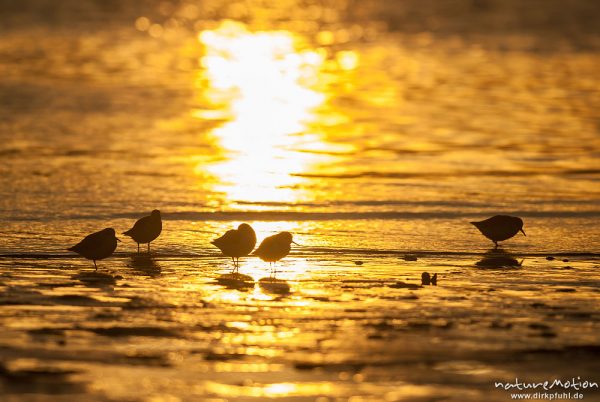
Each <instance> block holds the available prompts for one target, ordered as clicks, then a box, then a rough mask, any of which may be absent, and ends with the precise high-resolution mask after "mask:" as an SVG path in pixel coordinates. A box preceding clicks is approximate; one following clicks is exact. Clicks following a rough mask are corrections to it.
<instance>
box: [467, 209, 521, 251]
mask: <svg viewBox="0 0 600 402" xmlns="http://www.w3.org/2000/svg"><path fill="white" fill-rule="evenodd" d="M471 224H472V225H474V226H475V227H476V228H477V229H479V231H480V232H481V233H482V234H483V235H484V236H485V237H487V238H488V239H490V240H491V241H493V242H494V244H495V245H496V247H498V242H499V241H503V240H507V239H510V238H511V237H513V236H514V235H516V234H517V233H519V231H520V232H522V233H523V235H524V236H527V235H526V234H525V231H524V230H523V220H522V219H521V218H518V217H516V216H508V215H496V216H492V217H491V218H488V219H486V220H484V221H480V222H471Z"/></svg>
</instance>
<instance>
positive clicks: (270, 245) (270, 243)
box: [252, 232, 298, 264]
mask: <svg viewBox="0 0 600 402" xmlns="http://www.w3.org/2000/svg"><path fill="white" fill-rule="evenodd" d="M292 243H294V244H296V245H298V243H296V242H295V241H293V240H292V234H291V233H290V232H280V233H277V234H276V235H273V236H269V237H267V238H265V239H264V240H263V241H262V242H261V243H260V246H258V248H257V249H256V250H255V251H254V253H252V254H254V255H257V256H259V257H260V259H261V260H263V261H266V262H268V263H270V264H272V263H274V262H277V261H279V260H281V259H282V258H283V257H285V256H286V255H288V254H289V253H290V249H291V244H292Z"/></svg>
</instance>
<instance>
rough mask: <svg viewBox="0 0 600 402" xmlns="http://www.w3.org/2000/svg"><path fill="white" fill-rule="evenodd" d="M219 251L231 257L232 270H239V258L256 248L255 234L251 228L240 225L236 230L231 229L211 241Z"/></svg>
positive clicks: (246, 225) (244, 224)
mask: <svg viewBox="0 0 600 402" xmlns="http://www.w3.org/2000/svg"><path fill="white" fill-rule="evenodd" d="M211 244H214V245H215V246H217V247H218V248H219V250H221V252H222V253H223V255H226V256H227V257H231V260H232V261H233V270H234V271H236V270H237V269H239V264H240V257H245V256H247V255H248V254H250V253H251V252H252V250H254V246H256V233H254V229H252V226H250V225H248V224H247V223H242V224H241V225H240V226H238V228H237V229H231V230H228V231H227V232H225V234H224V235H223V236H221V237H219V238H218V239H215V240H213V241H211Z"/></svg>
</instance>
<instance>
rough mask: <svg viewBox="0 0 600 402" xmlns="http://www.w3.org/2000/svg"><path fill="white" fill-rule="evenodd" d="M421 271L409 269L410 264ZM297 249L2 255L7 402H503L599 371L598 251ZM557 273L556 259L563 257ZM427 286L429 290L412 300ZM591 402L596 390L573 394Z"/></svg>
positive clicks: (1, 344)
mask: <svg viewBox="0 0 600 402" xmlns="http://www.w3.org/2000/svg"><path fill="white" fill-rule="evenodd" d="M415 257H416V261H415ZM554 257H555V259H553V260H548V259H547V258H546V256H545V255H544V254H541V255H535V253H532V254H529V255H525V256H523V255H513V254H510V253H508V252H505V253H502V252H500V253H498V252H495V253H493V254H492V253H491V252H488V253H462V254H459V253H453V254H435V253H421V254H414V253H413V254H409V253H403V252H386V251H381V252H379V253H373V252H372V251H365V250H358V249H357V250H339V252H338V253H334V252H333V250H327V249H323V250H322V251H319V250H318V249H311V250H304V251H296V252H295V253H294V254H292V256H290V257H288V258H287V259H285V260H283V261H282V262H281V263H280V264H279V267H278V274H277V278H278V279H281V280H283V281H285V282H287V284H288V285H289V292H286V291H285V290H284V291H282V290H281V287H277V288H275V289H273V288H269V287H268V286H266V287H265V286H260V285H259V284H258V280H259V279H260V278H263V277H265V276H268V266H267V265H266V264H264V263H261V262H260V261H259V260H258V259H255V258H250V259H246V261H243V262H242V267H241V270H240V272H241V273H243V274H247V275H249V276H251V277H252V278H253V279H254V280H256V284H255V285H251V286H242V287H238V288H235V287H234V286H231V287H227V286H223V285H221V284H219V282H218V278H219V276H220V275H223V274H227V273H228V272H229V270H230V266H229V263H228V260H227V259H226V258H223V257H220V256H218V255H217V254H216V253H214V252H212V251H209V250H207V251H206V252H204V253H203V254H196V255H183V256H168V255H160V254H158V255H154V256H152V258H148V257H147V256H145V255H139V256H138V255H130V254H125V253H118V254H117V255H116V256H115V257H113V258H111V259H108V260H105V261H102V262H101V263H100V266H101V268H100V269H99V270H98V271H97V272H94V271H93V267H92V268H90V265H91V264H90V263H89V261H83V260H80V259H77V258H73V257H71V256H69V255H66V254H65V255H63V254H53V255H46V256H43V255H37V256H35V255H33V254H30V255H21V256H7V255H4V256H2V257H0V290H1V291H0V322H1V324H2V327H3V328H4V330H3V331H2V333H1V334H0V351H1V356H2V359H1V360H0V363H1V366H0V384H1V388H0V390H1V393H2V395H3V400H6V401H17V400H18V401H27V400H32V401H33V400H35V401H39V400H48V401H49V400H60V401H81V400H86V401H178V400H181V401H188V400H205V399H206V400H208V399H210V398H213V399H214V400H239V401H245V400H263V399H264V398H266V397H269V398H275V399H278V400H290V401H293V400H323V401H325V400H338V399H340V398H341V399H343V400H347V399H348V398H350V397H360V398H362V399H361V400H366V401H382V400H386V401H388V400H389V401H395V400H399V401H403V400H406V401H415V400H417V401H418V400H422V401H434V400H448V401H481V400H489V401H506V400H508V399H509V397H508V393H509V392H508V391H504V390H496V389H495V388H494V382H495V381H503V382H511V381H514V379H515V377H518V378H520V379H523V380H529V381H543V380H553V379H554V378H563V379H570V378H571V377H573V376H575V377H577V376H580V377H581V378H582V379H584V378H586V379H588V380H593V379H596V380H597V378H594V376H597V373H598V372H600V361H599V359H598V357H599V355H600V335H599V334H600V320H599V318H600V316H599V313H598V311H600V309H599V307H600V298H599V292H600V279H599V278H598V275H597V270H598V268H599V265H600V256H598V255H593V254H592V255H590V254H588V255H585V254H579V255H567V254H562V255H555V256H554ZM566 260H568V261H566ZM422 272H429V273H431V274H433V273H437V274H438V284H437V286H420V284H421V274H422ZM584 394H585V400H595V399H594V398H598V397H599V396H600V394H599V393H598V391H595V392H594V391H588V392H585V393H584Z"/></svg>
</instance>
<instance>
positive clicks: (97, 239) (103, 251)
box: [67, 228, 121, 269]
mask: <svg viewBox="0 0 600 402" xmlns="http://www.w3.org/2000/svg"><path fill="white" fill-rule="evenodd" d="M117 241H121V240H119V239H117V236H116V234H115V230H114V229H113V228H106V229H104V230H101V231H99V232H96V233H92V234H91V235H89V236H86V237H85V238H84V239H83V240H82V241H80V242H79V243H77V244H76V245H74V246H73V247H70V248H68V249H67V250H69V251H74V252H76V253H77V254H79V255H81V256H83V257H85V258H87V259H88V260H92V261H94V267H95V268H96V269H98V266H97V265H96V261H97V260H103V259H105V258H106V257H109V256H110V255H111V254H112V253H113V252H114V251H115V249H116V248H117Z"/></svg>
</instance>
